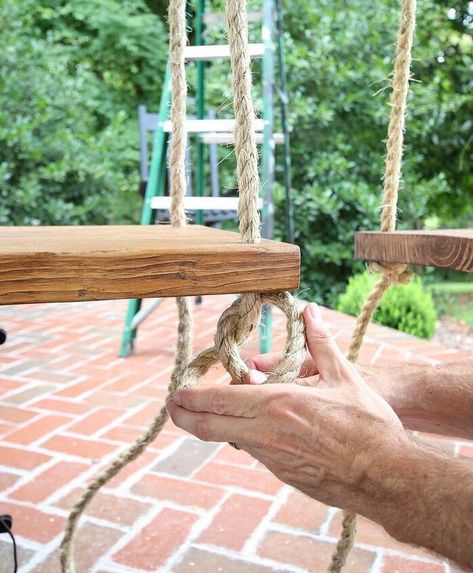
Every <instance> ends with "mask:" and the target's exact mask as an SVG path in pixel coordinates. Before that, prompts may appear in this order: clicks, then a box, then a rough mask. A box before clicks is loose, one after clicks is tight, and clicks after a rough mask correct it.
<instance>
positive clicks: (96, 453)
mask: <svg viewBox="0 0 473 573" xmlns="http://www.w3.org/2000/svg"><path fill="white" fill-rule="evenodd" d="M41 447H43V448H45V449H47V450H54V451H56V452H62V453H64V454H70V455H73V456H79V457H81V458H88V459H94V460H99V459H101V458H102V457H103V456H105V455H107V454H109V453H110V452H113V450H115V449H116V447H115V446H112V445H111V444H106V443H104V442H99V441H98V440H90V439H84V438H75V437H74V438H71V437H70V436H62V435H58V436H54V437H53V438H51V439H49V440H48V441H47V442H45V443H43V444H41Z"/></svg>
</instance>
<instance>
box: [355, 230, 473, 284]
mask: <svg viewBox="0 0 473 573" xmlns="http://www.w3.org/2000/svg"><path fill="white" fill-rule="evenodd" d="M355 257H356V258H357V259H363V260H366V261H377V262H380V263H406V264H415V265H426V266H432V267H437V268H444V269H453V270H457V271H463V272H466V273H472V272H473V229H443V230H437V231H395V232H393V233H381V232H362V233H356V234H355Z"/></svg>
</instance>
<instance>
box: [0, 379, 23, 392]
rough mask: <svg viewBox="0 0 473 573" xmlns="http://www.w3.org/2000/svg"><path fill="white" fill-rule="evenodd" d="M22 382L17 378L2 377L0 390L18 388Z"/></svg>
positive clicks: (6, 390)
mask: <svg viewBox="0 0 473 573" xmlns="http://www.w3.org/2000/svg"><path fill="white" fill-rule="evenodd" d="M22 384H23V383H22V382H18V381H17V380H7V379H6V378H0V392H10V391H11V390H18V389H19V388H20V386H21V385H22Z"/></svg>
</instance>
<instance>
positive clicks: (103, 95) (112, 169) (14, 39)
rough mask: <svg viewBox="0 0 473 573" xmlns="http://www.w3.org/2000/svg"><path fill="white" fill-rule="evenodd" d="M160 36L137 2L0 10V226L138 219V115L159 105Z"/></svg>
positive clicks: (24, 1)
mask: <svg viewBox="0 0 473 573" xmlns="http://www.w3.org/2000/svg"><path fill="white" fill-rule="evenodd" d="M164 30H165V28H164V25H163V22H162V21H161V20H159V19H158V18H157V17H156V16H155V15H153V14H151V13H150V12H149V10H148V9H147V7H146V6H145V4H144V3H143V2H142V1H141V0H129V1H127V2H126V3H121V2H119V1H116V0H107V1H98V0H92V1H91V0H74V1H72V2H61V1H58V0H49V1H43V2H41V3H38V2H36V1H35V0H21V1H20V0H5V2H3V3H2V4H1V8H0V50H1V52H2V55H3V57H2V67H1V72H0V73H1V76H0V82H1V83H0V149H1V152H0V153H1V156H0V182H1V187H0V196H1V204H0V223H2V224H77V223H107V222H109V221H113V220H116V219H119V220H123V219H125V220H126V219H127V218H128V217H130V215H133V214H135V216H136V212H137V209H138V208H139V201H138V197H137V193H136V189H137V187H138V177H137V149H138V134H137V128H136V106H137V105H138V103H139V102H147V103H149V104H151V102H153V103H154V102H155V101H156V100H157V98H158V97H159V86H160V80H161V78H162V73H163V68H164V65H165V60H166V38H165V33H164Z"/></svg>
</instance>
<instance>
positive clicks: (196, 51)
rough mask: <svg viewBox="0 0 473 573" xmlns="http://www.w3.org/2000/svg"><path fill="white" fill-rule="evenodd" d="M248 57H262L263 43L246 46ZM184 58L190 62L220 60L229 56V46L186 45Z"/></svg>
mask: <svg viewBox="0 0 473 573" xmlns="http://www.w3.org/2000/svg"><path fill="white" fill-rule="evenodd" d="M248 48H249V54H250V58H262V57H263V55H264V44H250V45H249V46H248ZM184 58H185V59H186V60H189V61H192V62H198V61H207V62H210V61H212V60H222V59H229V58H230V46H229V45H228V44H206V45H203V46H186V47H185V48H184Z"/></svg>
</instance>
